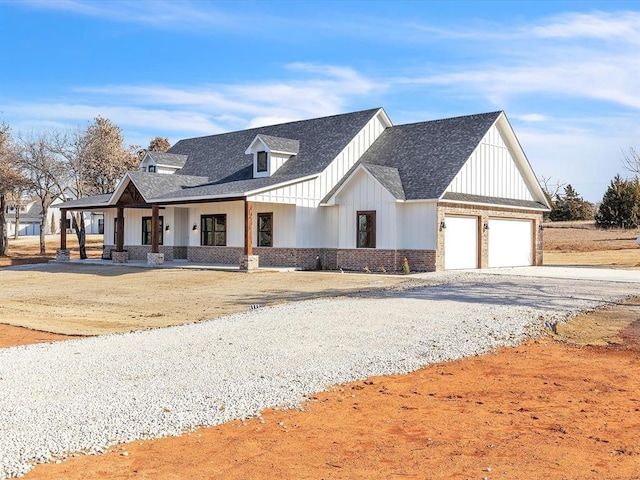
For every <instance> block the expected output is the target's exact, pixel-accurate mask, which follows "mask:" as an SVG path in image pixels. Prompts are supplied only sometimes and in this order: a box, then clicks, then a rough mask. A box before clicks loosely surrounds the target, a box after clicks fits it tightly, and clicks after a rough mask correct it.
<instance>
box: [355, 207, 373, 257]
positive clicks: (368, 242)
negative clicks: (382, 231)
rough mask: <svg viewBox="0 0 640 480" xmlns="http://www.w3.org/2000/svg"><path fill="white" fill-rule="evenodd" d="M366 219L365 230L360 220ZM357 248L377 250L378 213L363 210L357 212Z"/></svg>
mask: <svg viewBox="0 0 640 480" xmlns="http://www.w3.org/2000/svg"><path fill="white" fill-rule="evenodd" d="M361 217H364V218H365V222H364V229H362V228H361V227H362V224H361V222H360V218H361ZM356 248H376V211H375V210H361V211H358V212H356Z"/></svg>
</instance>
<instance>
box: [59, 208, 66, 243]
mask: <svg viewBox="0 0 640 480" xmlns="http://www.w3.org/2000/svg"><path fill="white" fill-rule="evenodd" d="M66 249H67V210H65V209H64V208H61V209H60V250H66Z"/></svg>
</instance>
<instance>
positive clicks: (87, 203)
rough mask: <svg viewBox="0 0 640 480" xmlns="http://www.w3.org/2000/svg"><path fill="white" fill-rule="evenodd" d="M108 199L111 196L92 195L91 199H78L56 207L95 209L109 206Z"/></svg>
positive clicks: (107, 194) (106, 194) (108, 194)
mask: <svg viewBox="0 0 640 480" xmlns="http://www.w3.org/2000/svg"><path fill="white" fill-rule="evenodd" d="M110 198H111V194H110V193H105V194H104V195H94V196H92V197H84V198H79V199H78V200H68V201H66V202H64V203H60V204H58V205H56V206H57V207H60V208H82V207H86V208H90V207H91V208H95V207H101V206H105V207H106V206H107V205H108V204H109V199H110Z"/></svg>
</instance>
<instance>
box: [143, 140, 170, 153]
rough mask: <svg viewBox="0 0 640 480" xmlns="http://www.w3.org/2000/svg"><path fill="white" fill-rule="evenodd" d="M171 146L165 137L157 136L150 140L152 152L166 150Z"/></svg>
mask: <svg viewBox="0 0 640 480" xmlns="http://www.w3.org/2000/svg"><path fill="white" fill-rule="evenodd" d="M170 148H171V144H170V143H169V139H168V138H164V137H155V138H154V139H153V140H151V141H150V142H149V148H148V149H147V150H149V151H150V152H162V153H164V152H166V151H167V150H169V149H170Z"/></svg>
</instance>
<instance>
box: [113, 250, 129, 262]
mask: <svg viewBox="0 0 640 480" xmlns="http://www.w3.org/2000/svg"><path fill="white" fill-rule="evenodd" d="M111 260H112V261H113V263H127V262H128V261H129V252H127V251H126V250H125V251H123V252H111Z"/></svg>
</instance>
